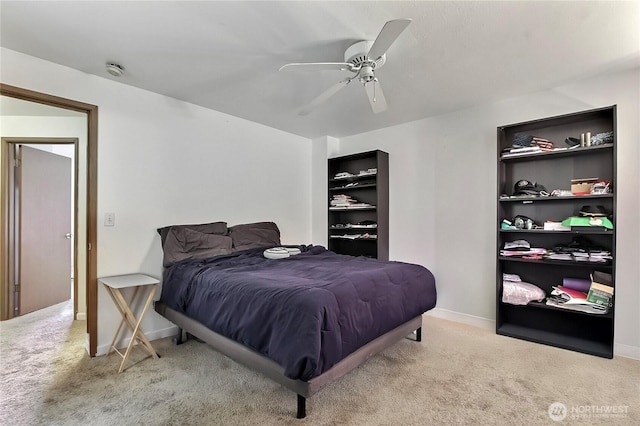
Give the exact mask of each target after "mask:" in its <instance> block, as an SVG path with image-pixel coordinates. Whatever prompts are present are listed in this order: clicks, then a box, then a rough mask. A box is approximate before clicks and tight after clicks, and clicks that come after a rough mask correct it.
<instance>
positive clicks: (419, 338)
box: [416, 327, 422, 342]
mask: <svg viewBox="0 0 640 426" xmlns="http://www.w3.org/2000/svg"><path fill="white" fill-rule="evenodd" d="M416 342H422V327H418V328H417V329H416Z"/></svg>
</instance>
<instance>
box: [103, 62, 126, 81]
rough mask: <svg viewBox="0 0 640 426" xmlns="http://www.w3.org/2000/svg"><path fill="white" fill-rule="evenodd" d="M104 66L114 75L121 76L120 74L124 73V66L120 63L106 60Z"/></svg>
mask: <svg viewBox="0 0 640 426" xmlns="http://www.w3.org/2000/svg"><path fill="white" fill-rule="evenodd" d="M106 68H107V72H108V73H109V74H111V75H112V76H114V77H121V76H122V74H124V67H123V66H122V65H119V64H116V63H113V62H107V65H106Z"/></svg>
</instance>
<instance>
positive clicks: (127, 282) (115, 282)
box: [98, 274, 160, 373]
mask: <svg viewBox="0 0 640 426" xmlns="http://www.w3.org/2000/svg"><path fill="white" fill-rule="evenodd" d="M98 281H100V282H101V283H102V284H103V285H104V287H105V288H106V289H107V293H109V296H111V299H112V300H113V303H114V304H115V305H116V308H118V311H119V312H120V315H122V320H120V325H118V329H117V330H116V334H115V336H113V340H112V341H111V345H109V350H108V352H107V355H109V354H110V353H111V352H112V351H115V352H117V353H118V355H120V356H121V357H122V363H121V364H120V369H119V370H118V373H122V371H123V370H124V364H125V362H126V361H127V358H129V354H130V352H131V348H133V345H134V343H135V342H138V343H139V344H140V345H141V346H142V347H143V348H145V349H146V350H147V352H149V353H150V354H151V356H152V357H154V358H155V359H158V358H159V356H158V354H157V353H156V351H155V350H154V349H153V346H151V342H149V339H147V337H146V336H145V335H144V333H143V332H142V329H141V328H140V324H141V323H142V319H143V318H144V315H145V314H146V313H147V310H148V309H149V306H151V302H152V301H153V296H154V295H155V294H156V289H157V287H158V283H159V282H160V281H158V280H157V279H155V278H153V277H150V276H148V275H144V274H132V275H117V276H113V277H104V278H99V279H98ZM125 288H133V289H134V290H133V295H132V296H131V299H130V300H129V302H128V303H127V301H126V300H125V298H124V296H123V295H122V292H121V290H122V289H125ZM147 288H148V296H147V300H146V301H145V304H144V307H143V308H142V311H141V312H140V315H139V316H138V318H136V316H135V315H134V314H133V311H132V310H131V307H132V306H133V304H134V303H136V297H137V296H138V294H140V295H142V294H144V291H142V292H141V291H140V290H141V289H145V290H147ZM141 297H142V296H141ZM122 324H127V327H129V330H130V331H131V340H130V341H129V345H128V346H127V350H126V351H125V353H124V354H123V353H122V352H120V351H119V350H118V348H116V347H115V344H116V340H117V339H118V336H119V335H120V330H121V329H122Z"/></svg>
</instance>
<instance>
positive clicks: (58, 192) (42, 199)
mask: <svg viewBox="0 0 640 426" xmlns="http://www.w3.org/2000/svg"><path fill="white" fill-rule="evenodd" d="M5 105H6V103H5V102H4V100H3V106H5ZM3 114H6V111H3ZM38 120H40V121H42V119H40V118H35V121H38ZM74 120H75V121H78V120H80V118H79V117H76V118H74ZM22 121H26V123H27V124H32V123H33V121H34V119H33V118H30V117H24V118H23V119H22ZM9 127H10V128H12V130H13V131H17V130H16V127H19V126H16V125H15V124H14V125H12V126H9ZM4 142H6V143H7V148H8V149H7V150H6V152H7V153H8V155H7V156H6V157H5V161H3V167H4V168H7V167H8V173H7V174H6V176H7V177H8V179H7V188H6V193H7V195H8V207H9V208H8V215H7V219H8V225H9V246H8V258H9V268H8V269H9V279H10V281H9V283H8V284H9V289H8V290H9V291H8V293H9V300H10V303H9V306H10V309H9V311H8V312H7V314H8V315H7V319H9V318H13V317H16V316H19V315H24V314H28V313H30V312H34V311H37V310H40V309H43V308H46V307H49V306H52V305H55V304H58V303H61V302H64V301H67V300H69V299H73V313H74V315H73V318H74V319H75V320H78V319H86V303H85V301H84V300H78V293H79V292H78V280H76V279H74V277H76V276H78V273H77V271H76V270H75V265H77V264H78V262H77V252H78V251H77V247H76V243H75V241H77V240H76V239H75V238H74V236H75V235H77V230H78V216H77V214H76V212H77V205H78V199H77V196H76V195H77V191H76V188H78V184H77V179H76V176H77V172H76V170H78V164H77V152H78V139H77V138H71V139H67V138H28V137H27V138H15V139H14V138H4ZM82 219H83V220H84V218H82ZM81 240H82V241H83V240H84V238H82V239H81ZM81 278H82V279H81V280H80V282H81V285H82V286H83V288H82V289H81V290H82V291H81V293H82V295H83V296H84V295H85V288H86V284H85V280H84V277H81ZM11 302H13V303H11ZM11 307H12V309H11Z"/></svg>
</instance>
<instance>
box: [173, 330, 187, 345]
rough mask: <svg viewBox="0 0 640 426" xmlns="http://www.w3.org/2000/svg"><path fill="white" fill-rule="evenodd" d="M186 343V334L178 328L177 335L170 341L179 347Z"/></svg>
mask: <svg viewBox="0 0 640 426" xmlns="http://www.w3.org/2000/svg"><path fill="white" fill-rule="evenodd" d="M186 341H187V332H186V331H184V330H183V329H181V328H178V335H177V336H176V337H174V338H173V339H172V342H173V344H174V345H181V344H183V343H184V342H186Z"/></svg>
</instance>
